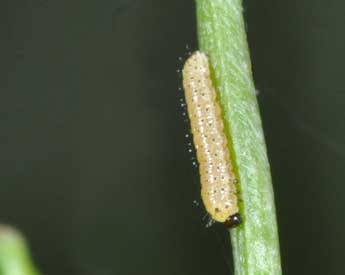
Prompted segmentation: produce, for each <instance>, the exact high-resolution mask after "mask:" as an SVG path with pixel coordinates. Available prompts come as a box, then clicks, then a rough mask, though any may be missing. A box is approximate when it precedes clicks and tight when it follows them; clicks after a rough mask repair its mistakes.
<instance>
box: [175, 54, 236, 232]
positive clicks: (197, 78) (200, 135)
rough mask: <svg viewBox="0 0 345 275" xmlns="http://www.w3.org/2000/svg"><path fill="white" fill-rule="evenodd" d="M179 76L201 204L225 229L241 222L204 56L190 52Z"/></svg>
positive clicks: (233, 178) (221, 128)
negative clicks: (193, 153)
mask: <svg viewBox="0 0 345 275" xmlns="http://www.w3.org/2000/svg"><path fill="white" fill-rule="evenodd" d="M182 74H183V87H184V91H185V98H186V103H187V110H188V116H189V119H190V123H191V130H192V134H193V141H194V145H195V148H196V153H197V159H198V162H199V173H200V181H201V197H202V201H203V203H204V205H205V208H206V210H207V212H208V213H209V214H210V216H211V217H212V219H214V220H215V221H218V222H223V223H225V225H226V226H228V227H233V226H236V225H238V224H240V223H241V219H240V216H239V214H238V211H239V210H238V201H237V190H236V177H235V174H234V172H233V167H232V164H231V162H230V154H229V149H228V146H227V139H226V136H225V133H224V124H223V120H222V117H221V109H220V106H219V104H218V102H217V100H216V91H215V88H214V87H213V84H212V80H211V74H210V67H209V61H208V58H207V56H206V54H204V53H202V52H200V51H196V52H195V53H193V54H192V55H191V56H190V57H189V58H188V59H187V61H186V62H185V64H184V67H183V72H182Z"/></svg>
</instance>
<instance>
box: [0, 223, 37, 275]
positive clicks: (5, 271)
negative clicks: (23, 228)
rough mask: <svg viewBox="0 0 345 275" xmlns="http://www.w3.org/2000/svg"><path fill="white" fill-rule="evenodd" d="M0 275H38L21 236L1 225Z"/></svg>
mask: <svg viewBox="0 0 345 275" xmlns="http://www.w3.org/2000/svg"><path fill="white" fill-rule="evenodd" d="M0 275H39V273H38V271H37V270H36V269H35V267H34V266H33V264H32V262H31V257H30V253H29V251H28V249H27V246H26V242H25V239H24V238H23V236H22V235H21V234H20V233H19V232H18V231H16V230H15V229H13V228H11V227H8V226H3V225H0Z"/></svg>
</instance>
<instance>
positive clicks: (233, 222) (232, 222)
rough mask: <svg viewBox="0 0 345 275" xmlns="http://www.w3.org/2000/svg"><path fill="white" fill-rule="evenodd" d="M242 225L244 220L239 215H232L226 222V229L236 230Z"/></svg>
mask: <svg viewBox="0 0 345 275" xmlns="http://www.w3.org/2000/svg"><path fill="white" fill-rule="evenodd" d="M241 223H242V219H241V216H240V214H239V213H236V214H234V215H231V216H230V217H229V218H227V220H226V221H225V222H224V225H225V227H226V228H229V229H230V228H234V227H236V226H238V225H240V224H241Z"/></svg>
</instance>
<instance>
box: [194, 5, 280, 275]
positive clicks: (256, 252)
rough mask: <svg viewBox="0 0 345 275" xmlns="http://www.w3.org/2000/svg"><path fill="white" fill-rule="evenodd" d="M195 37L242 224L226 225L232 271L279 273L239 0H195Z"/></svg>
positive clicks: (264, 156) (272, 209)
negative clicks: (214, 95) (219, 117)
mask: <svg viewBox="0 0 345 275" xmlns="http://www.w3.org/2000/svg"><path fill="white" fill-rule="evenodd" d="M196 11H197V27H198V40H199V46H200V50H201V51H203V52H205V53H206V54H207V55H208V56H209V58H210V63H211V69H212V70H213V81H214V85H215V87H216V90H217V92H218V95H219V96H218V97H219V102H220V104H221V106H222V109H223V118H224V121H225V124H226V132H227V133H226V134H227V136H228V138H229V146H230V151H231V153H232V154H231V155H232V161H233V163H234V166H235V173H236V175H237V177H238V179H239V189H240V194H239V196H240V198H241V200H242V203H241V204H240V214H241V216H242V218H243V224H242V225H241V226H240V227H238V228H236V229H232V230H231V231H230V232H231V233H230V234H231V242H232V247H233V256H234V264H235V274H236V275H279V274H281V266H280V253H279V241H278V231H277V223H276V214H275V206H274V196H273V189H272V184H271V176H270V167H269V163H268V159H267V153H266V145H265V140H264V135H263V130H262V125H261V119H260V113H259V109H258V104H257V100H256V94H255V87H254V83H253V79H252V72H251V64H250V56H249V50H248V45H247V39H246V33H245V27H244V21H243V15H242V1H241V0H196Z"/></svg>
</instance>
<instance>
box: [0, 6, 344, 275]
mask: <svg viewBox="0 0 345 275" xmlns="http://www.w3.org/2000/svg"><path fill="white" fill-rule="evenodd" d="M344 8H345V2H342V1H336V0H330V1H321V0H303V1H301V0H299V1H297V0H294V1H273V0H270V1H244V12H245V18H246V24H247V31H248V39H249V44H250V49H251V55H252V62H253V71H254V78H255V82H256V87H257V89H258V91H259V95H258V100H259V104H260V107H261V112H262V119H263V123H264V128H265V135H266V140H267V146H268V151H269V152H268V153H269V158H270V161H271V166H272V174H273V180H274V189H275V196H276V206H277V213H278V222H279V231H280V240H281V253H282V261H283V269H284V273H285V274H295V275H297V274H314V275H317V274H345V265H344V262H343V253H344V241H345V219H344V211H345V204H344V198H345V185H344V179H345V169H344V165H345V144H344V137H345V123H344V114H345V110H344V107H345V87H344V79H345V74H344V68H343V63H344V62H343V61H344V58H345V51H344V50H345V35H344V30H343V28H344V25H345V17H344ZM195 31H196V30H195V16H194V3H193V1H185V0H175V1H158V0H141V1H139V0H102V1H95V0H94V1H90V0H83V1H79V0H78V1H67V0H60V1H53V0H37V1H28V0H24V1H18V0H17V1H15V0H2V1H1V2H0V33H1V44H0V54H1V57H0V60H1V63H0V90H1V99H0V110H1V121H0V125H1V131H0V144H1V145H0V152H1V153H0V160H1V178H0V182H1V183H0V222H1V223H9V224H12V225H14V226H17V227H18V228H19V229H20V230H22V231H23V232H24V234H25V235H26V236H27V238H28V240H29V243H30V247H31V249H32V252H33V256H34V259H35V262H36V263H37V265H38V266H39V267H40V269H41V270H42V273H44V274H47V275H60V274H65V275H67V274H70V275H89V274H90V275H91V274H92V275H93V274H97V275H113V274H121V275H122V274H123V275H127V274H148V275H155V274H162V273H163V274H166V275H176V274H180V275H182V274H186V275H187V274H188V275H192V274H198V275H201V274H205V275H206V274H218V275H221V274H224V275H225V274H231V271H230V270H232V263H231V260H230V258H231V255H230V252H229V251H230V245H229V240H228V236H227V234H226V232H225V230H224V229H223V228H221V227H217V226H214V227H212V228H206V227H205V224H206V222H207V221H206V220H203V216H204V210H203V209H202V207H198V206H196V205H195V203H193V201H194V200H196V201H200V195H199V184H198V179H197V171H195V170H193V168H192V162H191V159H190V158H191V156H190V155H189V154H188V152H187V142H186V140H185V138H184V135H185V134H186V132H187V130H186V125H185V124H184V122H183V120H182V118H181V110H180V108H179V104H178V101H179V97H180V94H179V93H178V88H179V87H180V86H181V81H180V80H179V78H178V75H177V73H176V70H177V69H179V68H181V64H180V63H179V62H178V57H180V56H183V55H184V54H185V53H186V52H187V50H186V49H185V47H186V45H190V47H191V48H192V49H195V48H196V32H195Z"/></svg>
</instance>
